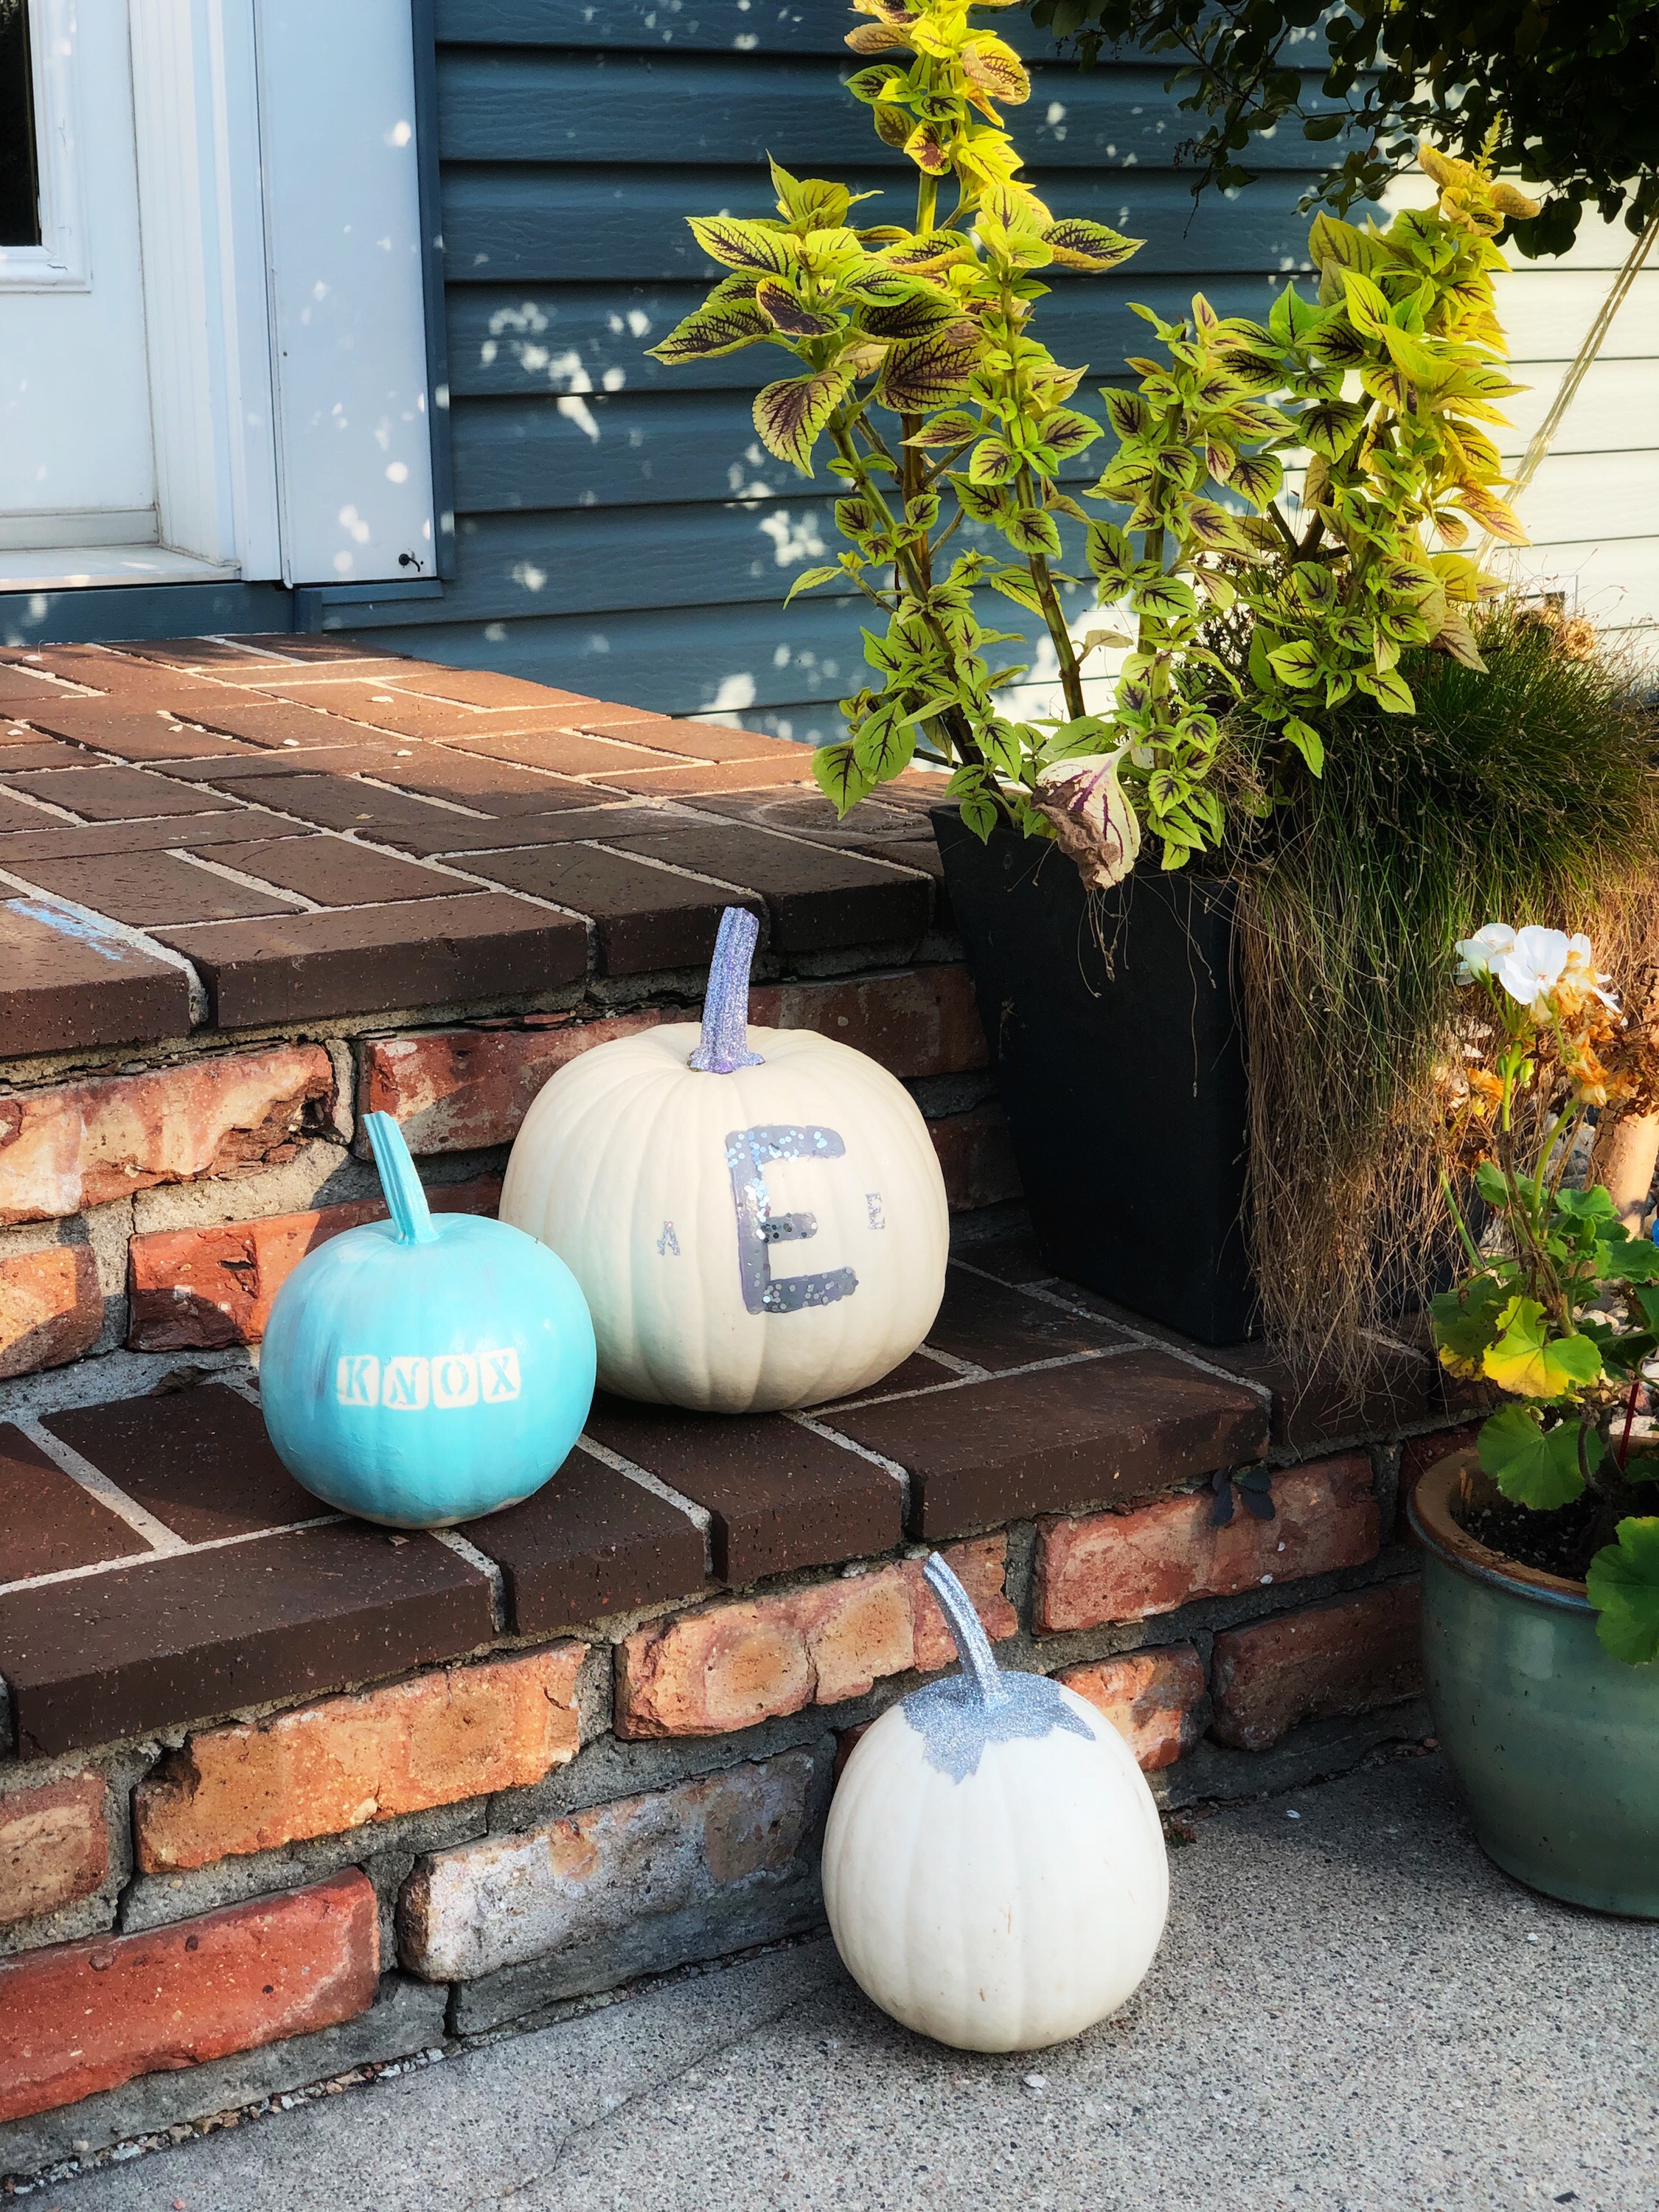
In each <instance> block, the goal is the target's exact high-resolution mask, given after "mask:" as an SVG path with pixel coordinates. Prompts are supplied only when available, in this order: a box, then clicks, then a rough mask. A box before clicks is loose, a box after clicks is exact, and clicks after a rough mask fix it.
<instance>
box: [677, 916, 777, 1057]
mask: <svg viewBox="0 0 1659 2212" xmlns="http://www.w3.org/2000/svg"><path fill="white" fill-rule="evenodd" d="M759 937H760V924H759V922H757V921H756V919H755V917H754V915H752V914H750V912H749V910H748V908H746V907H740V906H729V907H727V908H726V911H725V913H724V914H723V915H721V916H720V934H719V936H718V937H716V939H714V959H713V961H712V962H711V963H710V964H709V969H708V996H707V998H705V999H704V1000H703V1002H702V1037H701V1038H700V1039H699V1040H698V1043H697V1048H696V1051H695V1052H694V1053H693V1054H692V1055H691V1063H690V1064H691V1066H693V1067H695V1068H697V1069H699V1070H700V1071H701V1072H702V1073H703V1074H705V1075H732V1074H734V1073H736V1071H737V1070H738V1068H740V1067H758V1066H760V1064H761V1056H760V1054H758V1053H757V1052H750V1049H749V1034H748V1031H749V963H750V961H751V960H753V958H754V957H755V946H756V944H757V940H758V939H759Z"/></svg>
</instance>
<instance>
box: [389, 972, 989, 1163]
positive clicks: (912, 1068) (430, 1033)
mask: <svg viewBox="0 0 1659 2212" xmlns="http://www.w3.org/2000/svg"><path fill="white" fill-rule="evenodd" d="M694 1018H696V1009H685V1010H679V1009H676V1008H672V1007H662V1008H656V1009H652V1010H648V1011H647V1012H643V1013H637V1014H621V1015H617V1016H616V1017H614V1018H611V1019H610V1020H607V1021H598V1022H578V1021H564V1022H562V1024H559V1025H557V1026H554V1025H551V1024H537V1025H536V1026H535V1027H533V1028H525V1029H502V1030H480V1029H454V1030H426V1031H425V1032H423V1033H421V1034H417V1035H415V1036H395V1037H382V1038H379V1039H374V1040H372V1041H370V1042H368V1043H367V1044H365V1045H364V1046H363V1048H362V1078H361V1082H360V1088H359V1098H358V1104H359V1107H360V1109H361V1110H362V1112H363V1113H366V1114H367V1113H382V1114H390V1115H393V1116H394V1118H395V1119H396V1120H397V1121H399V1122H400V1123H401V1124H402V1125H403V1130H404V1136H405V1137H406V1138H407V1139H408V1140H409V1144H410V1149H411V1150H412V1151H414V1152H471V1151H474V1150H476V1149H478V1148H479V1147H482V1146H487V1145H505V1144H509V1143H510V1142H511V1141H512V1139H513V1137H515V1136H516V1135H517V1133H518V1131H519V1125H520V1122H521V1121H523V1120H524V1117H525V1115H526V1112H527V1111H528V1110H529V1107H530V1103H531V1101H532V1099H533V1098H534V1097H535V1096H536V1094H537V1092H538V1091H539V1090H540V1089H541V1087H542V1085H544V1083H546V1082H547V1081H548V1080H549V1079H550V1077H552V1076H553V1075H555V1074H556V1073H557V1072H558V1071H559V1069H560V1068H562V1067H563V1066H566V1065H567V1064H568V1062H569V1061H570V1060H574V1059H575V1058H576V1056H577V1054H580V1053H583V1052H586V1051H589V1050H591V1049H592V1047H593V1046H595V1045H600V1044H608V1043H610V1042H611V1040H612V1039H613V1038H615V1037H622V1036H637V1035H639V1034H640V1033H641V1031H642V1030H649V1029H653V1028H655V1027H656V1026H657V1025H658V1024H659V1023H662V1022H671V1021H689V1020H692V1019H694ZM750 1018H751V1019H752V1020H753V1022H754V1023H755V1024H756V1025H757V1027H758V1028H763V1029H785V1030H817V1031H818V1033H819V1034H820V1035H821V1036H829V1037H834V1038H835V1039H836V1041H837V1042H839V1043H842V1044H847V1045H851V1046H853V1047H854V1049H855V1050H857V1051H860V1052H864V1053H867V1054H869V1055H870V1057H871V1058H872V1060H878V1061H879V1062H880V1064H881V1065H882V1066H884V1068H886V1069H887V1070H888V1072H889V1073H890V1074H893V1075H897V1076H901V1077H903V1076H922V1075H953V1074H957V1073H962V1072H963V1071H964V1070H967V1069H969V1068H975V1067H981V1066H984V1064H985V1037H984V1033H983V1031H982V1030H981V1028H980V1025H979V1014H978V1011H977V1009H976V1007H975V1004H974V994H973V986H972V983H971V982H970V981H969V975H968V971H967V969H966V968H964V967H948V966H941V967H937V968H916V969H904V970H902V972H901V973H899V974H896V975H876V976H872V977H870V978H868V979H867V980H865V981H857V982H847V983H785V984H769V985H764V986H763V987H760V988H758V989H757V990H756V991H754V992H752V993H751V994H750ZM999 1118H1000V1117H999ZM954 1121H972V1122H975V1124H977V1121H978V1117H977V1116H976V1115H957V1116H956V1117H954ZM954 1121H952V1122H951V1123H939V1124H935V1125H934V1126H935V1127H936V1128H937V1127H945V1128H952V1129H953V1128H954ZM963 1134H964V1135H967V1134H971V1133H965V1132H964V1133H963ZM949 1141H950V1143H951V1146H952V1148H953V1153H952V1156H953V1158H954V1157H960V1158H962V1159H963V1160H964V1161H966V1160H967V1159H968V1158H969V1149H968V1148H967V1147H966V1146H963V1142H962V1138H961V1136H959V1135H952V1137H951V1139H950V1140H949ZM967 1202H968V1203H969V1204H974V1205H981V1204H984V1203H987V1200H982V1199H980V1198H976V1197H975V1198H970V1199H969V1200H968V1201H967Z"/></svg>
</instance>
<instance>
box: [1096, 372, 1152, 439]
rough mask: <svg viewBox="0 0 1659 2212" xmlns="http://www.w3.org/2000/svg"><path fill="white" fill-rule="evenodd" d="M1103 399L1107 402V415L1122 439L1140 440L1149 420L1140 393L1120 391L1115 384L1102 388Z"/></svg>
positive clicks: (1144, 402)
mask: <svg viewBox="0 0 1659 2212" xmlns="http://www.w3.org/2000/svg"><path fill="white" fill-rule="evenodd" d="M1100 396H1101V398H1103V400H1104V401H1105V402H1106V414H1107V417H1108V419H1109V422H1110V423H1111V426H1112V428H1113V429H1115V431H1116V432H1117V435H1118V436H1119V437H1120V438H1138V437H1139V435H1140V434H1141V432H1142V431H1143V430H1144V429H1145V428H1146V423H1147V420H1148V414H1147V407H1146V401H1145V400H1144V399H1143V398H1141V396H1140V394H1139V392H1122V391H1120V390H1119V389H1118V387H1117V386H1116V385H1115V384H1106V385H1103V386H1101V391H1100Z"/></svg>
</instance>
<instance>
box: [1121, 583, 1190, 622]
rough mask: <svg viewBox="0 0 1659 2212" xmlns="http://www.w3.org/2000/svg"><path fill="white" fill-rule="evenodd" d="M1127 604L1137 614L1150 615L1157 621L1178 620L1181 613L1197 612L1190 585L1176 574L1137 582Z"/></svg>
mask: <svg viewBox="0 0 1659 2212" xmlns="http://www.w3.org/2000/svg"><path fill="white" fill-rule="evenodd" d="M1129 604H1130V605H1131V606H1132V607H1133V609H1134V611H1135V612H1136V613H1137V614H1138V615H1151V616H1152V617H1153V618H1154V620H1156V621H1158V622H1178V621H1179V620H1180V618H1181V617H1182V615H1192V614H1196V613H1197V612H1198V601H1197V599H1195V598H1194V595H1193V587H1192V586H1191V585H1190V584H1184V583H1182V580H1181V579H1180V578H1179V577H1178V576H1155V577H1154V578H1153V579H1152V581H1151V582H1150V583H1146V584H1137V585H1136V586H1135V587H1134V589H1133V591H1132V592H1130V594H1129Z"/></svg>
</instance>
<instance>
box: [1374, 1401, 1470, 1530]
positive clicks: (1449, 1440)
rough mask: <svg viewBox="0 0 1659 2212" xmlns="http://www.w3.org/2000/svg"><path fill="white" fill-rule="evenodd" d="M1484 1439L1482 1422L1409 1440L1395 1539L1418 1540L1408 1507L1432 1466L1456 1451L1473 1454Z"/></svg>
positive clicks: (1404, 1450)
mask: <svg viewBox="0 0 1659 2212" xmlns="http://www.w3.org/2000/svg"><path fill="white" fill-rule="evenodd" d="M1479 1442H1480V1422H1479V1421H1470V1422H1468V1423H1467V1424H1466V1425H1464V1426H1463V1427H1462V1428H1461V1429H1437V1430H1436V1431H1435V1432H1434V1434H1433V1435H1432V1436H1431V1437H1407V1438H1406V1440H1405V1442H1404V1443H1402V1444H1401V1447H1400V1490H1399V1494H1398V1496H1397V1498H1396V1499H1395V1514H1394V1533H1395V1541H1396V1542H1397V1543H1401V1544H1414V1543H1415V1542H1416V1541H1417V1539H1416V1537H1415V1536H1413V1534H1412V1524H1411V1522H1410V1520H1409V1518H1408V1517H1407V1512H1406V1508H1407V1505H1408V1504H1410V1503H1411V1495H1412V1492H1413V1491H1414V1490H1415V1489H1416V1487H1417V1486H1418V1484H1419V1482H1421V1480H1423V1478H1424V1476H1425V1474H1427V1473H1428V1471H1429V1469H1430V1468H1431V1467H1438V1465H1439V1464H1440V1462H1441V1461H1442V1460H1443V1459H1449V1458H1450V1457H1451V1455H1452V1454H1453V1453H1454V1452H1466V1451H1473V1450H1474V1448H1475V1446H1476V1444H1477V1443H1479Z"/></svg>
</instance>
